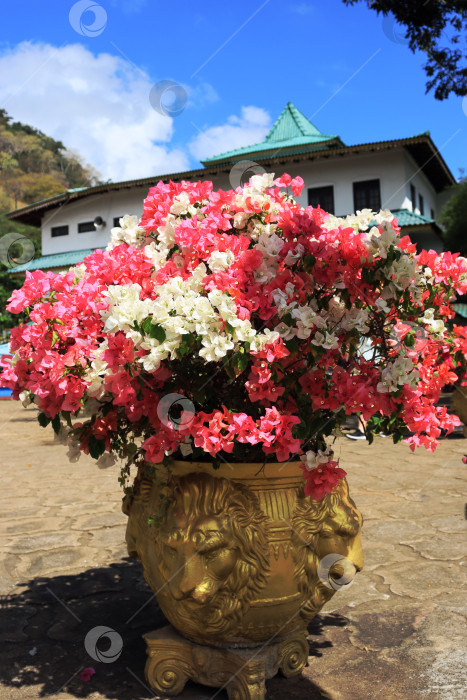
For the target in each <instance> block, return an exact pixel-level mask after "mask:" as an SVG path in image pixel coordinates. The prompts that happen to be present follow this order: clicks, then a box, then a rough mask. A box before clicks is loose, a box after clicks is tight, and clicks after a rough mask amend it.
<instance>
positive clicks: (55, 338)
mask: <svg viewBox="0 0 467 700" xmlns="http://www.w3.org/2000/svg"><path fill="white" fill-rule="evenodd" d="M59 340H60V336H59V335H58V333H57V331H56V330H53V331H52V345H51V347H52V348H53V346H54V345H55V344H56V343H58V341H59Z"/></svg>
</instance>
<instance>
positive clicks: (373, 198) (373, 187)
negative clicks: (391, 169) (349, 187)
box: [353, 180, 381, 211]
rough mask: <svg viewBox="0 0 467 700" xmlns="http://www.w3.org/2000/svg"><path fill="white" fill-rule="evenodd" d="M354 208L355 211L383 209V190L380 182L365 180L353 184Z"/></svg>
mask: <svg viewBox="0 0 467 700" xmlns="http://www.w3.org/2000/svg"><path fill="white" fill-rule="evenodd" d="M353 206H354V210H355V211H357V210H360V211H361V210H362V209H373V210H374V211H379V210H380V209H381V189H380V185H379V180H363V181H362V182H354V183H353Z"/></svg>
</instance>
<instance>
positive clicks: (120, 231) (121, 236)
mask: <svg viewBox="0 0 467 700" xmlns="http://www.w3.org/2000/svg"><path fill="white" fill-rule="evenodd" d="M119 224H120V226H115V228H112V229H111V230H110V242H109V244H108V246H107V250H112V248H114V247H115V246H117V245H120V243H127V244H128V245H133V246H135V248H141V246H142V245H143V243H144V241H145V239H146V231H145V229H144V228H142V226H139V221H138V217H137V216H131V215H130V214H125V216H122V218H121V219H120V220H119Z"/></svg>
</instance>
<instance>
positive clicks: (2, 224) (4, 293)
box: [0, 214, 41, 331]
mask: <svg viewBox="0 0 467 700" xmlns="http://www.w3.org/2000/svg"><path fill="white" fill-rule="evenodd" d="M9 233H10V234H11V233H18V234H20V235H22V236H26V237H27V238H29V239H30V240H32V241H33V243H34V246H35V249H36V256H37V255H40V254H41V232H40V229H38V228H36V227H35V226H27V225H26V224H20V223H18V222H16V221H9V220H8V219H7V218H6V217H5V214H0V243H1V240H2V238H3V237H4V236H5V235H7V234H9ZM9 252H10V253H11V252H12V251H9ZM13 252H14V251H13ZM22 284H23V279H16V278H14V277H12V276H11V274H10V273H9V272H8V267H7V265H5V264H4V262H2V261H1V260H0V331H3V330H6V329H8V328H13V327H14V326H17V325H18V322H19V321H21V320H22V317H19V318H18V315H13V314H10V312H9V311H7V310H6V309H5V306H6V303H7V300H8V298H9V297H10V296H11V293H12V291H13V290H14V289H19V287H21V286H22Z"/></svg>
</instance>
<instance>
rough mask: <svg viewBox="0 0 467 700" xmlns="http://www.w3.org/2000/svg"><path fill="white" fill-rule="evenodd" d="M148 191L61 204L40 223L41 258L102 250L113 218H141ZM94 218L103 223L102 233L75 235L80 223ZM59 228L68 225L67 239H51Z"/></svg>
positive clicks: (137, 189) (108, 194)
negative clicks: (129, 216) (87, 250)
mask: <svg viewBox="0 0 467 700" xmlns="http://www.w3.org/2000/svg"><path fill="white" fill-rule="evenodd" d="M147 189H148V188H146V187H134V188H132V189H128V190H113V191H110V192H103V193H101V194H95V195H91V196H89V197H84V198H83V199H78V200H76V201H73V202H70V204H64V205H63V206H61V207H57V209H53V210H52V211H50V212H48V213H47V214H46V216H44V218H43V219H42V255H52V254H53V253H64V252H69V251H72V250H84V249H86V248H105V246H106V245H107V243H108V241H109V239H110V229H111V228H112V227H113V220H114V218H115V217H120V216H123V214H136V215H137V216H141V214H142V213H143V200H144V198H145V197H146V195H147ZM96 216H101V217H102V218H103V219H104V221H105V222H106V226H105V228H104V229H103V230H102V231H91V232H88V233H78V224H79V223H84V222H87V221H94V219H95V218H96ZM62 225H68V231H69V232H68V235H67V236H57V237H56V238H52V233H51V229H52V228H53V227H55V226H62Z"/></svg>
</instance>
